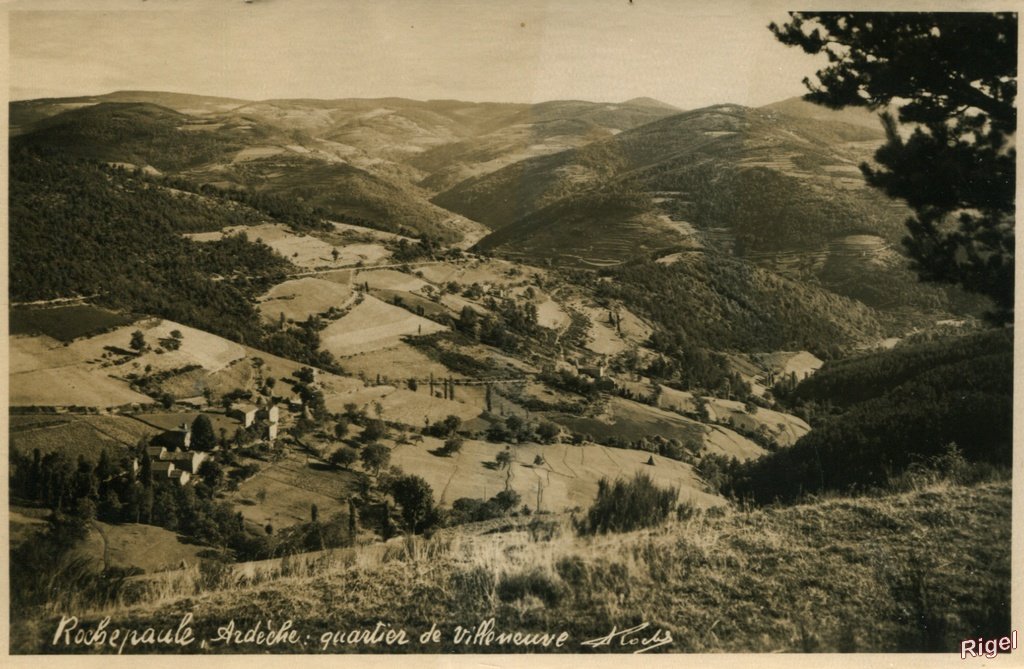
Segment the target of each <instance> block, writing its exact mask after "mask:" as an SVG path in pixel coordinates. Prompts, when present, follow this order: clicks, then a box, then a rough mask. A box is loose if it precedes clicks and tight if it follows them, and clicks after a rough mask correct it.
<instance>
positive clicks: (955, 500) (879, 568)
mask: <svg viewBox="0 0 1024 669" xmlns="http://www.w3.org/2000/svg"><path fill="white" fill-rule="evenodd" d="M1010 528H1011V525H1010V486H1009V484H1008V483H999V484H987V485H982V486H978V487H971V488H968V487H960V486H951V485H948V484H942V485H939V486H933V487H930V488H927V489H924V490H922V491H919V492H913V493H902V494H894V495H886V496H880V497H875V498H854V499H849V498H832V499H826V500H822V501H818V502H814V503H809V504H802V505H798V506H792V507H770V508H765V509H758V510H754V511H750V512H747V513H740V512H736V511H731V512H726V513H724V514H721V513H718V514H712V513H705V514H698V515H696V516H694V517H692V518H690V519H687V520H682V521H673V522H670V523H669V524H667V525H666V526H665V527H663V528H658V529H654V530H644V531H639V532H633V533H628V534H612V535H599V536H596V537H592V538H585V537H576V536H573V534H572V532H571V530H570V529H569V528H568V527H567V524H566V523H565V522H564V521H561V520H559V519H557V518H554V519H553V518H551V517H550V516H549V517H544V516H542V517H538V518H537V519H536V520H534V521H532V522H528V521H527V520H526V519H519V520H518V521H513V522H504V523H501V524H499V525H494V524H486V525H483V526H482V527H480V528H479V529H477V530H476V531H474V530H472V529H471V528H469V527H467V528H460V529H459V530H457V531H452V532H449V531H446V532H442V533H439V534H437V535H435V536H434V537H433V538H432V539H429V540H423V539H421V538H415V539H409V540H407V541H403V540H397V539H396V540H394V541H392V542H389V543H388V544H386V545H380V544H378V545H374V546H367V547H361V548H356V549H346V550H342V551H334V552H331V553H326V554H322V555H320V556H311V557H310V559H308V560H305V561H293V562H291V563H290V564H284V563H282V562H281V561H279V560H278V561H268V562H266V563H251V564H250V565H240V566H239V568H238V569H237V570H235V571H231V570H228V571H225V572H221V573H220V575H219V576H216V577H207V578H206V579H202V578H201V577H200V573H199V570H196V569H193V570H191V571H189V572H184V573H183V576H182V577H181V578H178V579H175V580H170V579H168V580H167V581H165V582H157V583H154V586H153V588H152V590H151V592H152V594H149V595H147V594H145V593H144V592H140V593H138V594H136V595H134V596H131V597H129V599H130V600H131V601H135V602H136V603H133V604H116V605H114V606H110V607H104V608H100V609H98V610H94V611H92V612H90V613H88V614H86V615H84V616H83V620H82V624H83V625H85V624H95V622H96V621H98V620H100V619H101V618H102V617H103V616H104V615H114V616H116V619H117V620H118V621H120V624H121V625H123V626H127V627H134V628H138V629H141V628H145V627H147V626H151V625H153V626H157V627H160V626H162V625H166V624H168V622H169V621H177V620H178V619H179V618H180V617H181V616H182V615H184V614H186V613H191V614H193V615H194V621H193V626H194V629H195V632H196V636H197V637H199V638H202V639H212V638H213V637H214V636H215V635H216V629H215V628H216V627H217V626H218V625H222V624H224V623H223V621H227V620H229V619H233V620H234V621H235V622H236V625H237V626H238V629H241V630H244V629H247V628H248V626H250V625H253V624H255V622H256V621H257V620H264V621H265V620H267V619H268V618H269V619H271V620H272V621H274V623H275V624H279V623H280V622H281V621H284V620H292V621H294V625H295V628H296V629H298V630H299V631H300V638H301V637H304V636H305V635H306V634H308V635H309V638H308V640H306V641H305V643H304V645H301V646H300V648H301V649H302V650H303V652H314V651H321V652H323V651H326V652H330V653H352V652H358V653H379V652H390V653H394V652H422V653H433V652H472V653H495V652H510V651H511V650H512V647H511V646H508V645H502V644H500V643H498V642H497V640H496V639H494V640H493V641H492V643H491V645H482V644H471V645H459V644H453V643H452V633H453V631H454V629H455V626H457V625H461V626H463V627H465V628H470V627H473V626H476V625H478V624H480V623H481V622H483V621H485V620H487V619H489V618H492V617H493V618H494V619H495V632H497V633H501V632H512V631H523V632H544V631H547V632H552V633H555V634H557V633H558V632H560V631H565V632H566V633H567V639H566V640H565V645H564V646H563V647H562V648H561V649H556V648H555V647H554V645H553V644H552V645H551V647H543V646H537V647H532V648H531V650H532V651H534V652H558V651H560V652H572V653H579V652H590V651H594V650H596V651H597V652H607V651H609V650H613V649H611V648H608V647H599V648H596V649H595V648H592V647H588V646H585V645H583V642H584V641H586V640H591V639H598V638H601V637H604V636H605V635H607V634H608V633H609V631H610V630H611V629H612V628H613V626H615V627H618V628H620V629H621V628H622V626H623V625H633V624H639V623H644V622H647V623H649V624H650V625H651V628H650V629H648V630H647V631H646V632H644V633H643V634H644V635H645V638H646V637H649V636H650V635H651V634H653V633H654V632H655V630H658V631H659V634H660V638H662V639H665V638H666V637H670V638H671V641H670V642H669V643H667V644H665V645H664V646H662V647H661V648H659V649H657V650H654V652H856V651H865V650H869V651H871V652H907V651H914V652H945V653H953V652H955V651H956V650H957V649H958V648H959V642H960V640H961V639H964V638H975V637H979V636H984V637H986V638H991V637H995V636H998V635H1000V634H1004V633H1005V630H1006V629H1008V627H1009V624H1010V620H1009V607H1008V602H1009V583H1010ZM940 555H941V559H940V558H939V556H940ZM201 580H203V582H205V583H206V585H205V586H198V584H199V582H200V581H201ZM197 586H198V587H199V588H200V590H199V594H195V593H196V590H195V588H196V587H197ZM794 592H802V593H803V595H802V599H801V604H800V605H799V606H796V607H794V606H793V593H794ZM157 593H160V594H159V595H157ZM155 596H160V597H161V599H160V602H161V603H160V606H159V608H154V606H153V604H151V603H150V602H149V598H150V597H155ZM823 612H827V614H826V613H823ZM377 621H386V623H387V624H389V625H391V626H393V627H394V628H395V629H405V630H407V632H408V636H409V638H410V640H411V643H410V644H409V645H407V646H386V645H384V644H367V643H354V644H351V645H349V644H346V643H332V638H331V635H330V634H329V633H330V632H333V631H336V630H342V631H345V632H346V633H347V631H348V630H358V629H363V628H366V629H370V630H372V629H373V627H374V625H376V624H377ZM431 623H435V624H436V626H437V629H439V630H441V632H442V638H441V641H440V642H439V643H438V644H436V645H434V644H429V645H426V646H424V645H422V644H420V643H419V642H418V636H419V634H421V633H422V632H424V631H426V630H428V629H429V628H430V625H431ZM55 624H56V620H55V619H54V618H53V617H52V616H44V617H40V618H38V619H34V620H27V619H25V618H20V617H19V618H18V619H16V621H15V623H14V627H13V629H12V635H11V642H12V647H13V648H14V649H16V650H17V651H19V652H47V650H48V648H49V646H44V645H43V644H42V642H41V639H42V636H41V635H37V634H36V633H35V630H36V629H37V628H44V629H51V628H52V627H53V626H54V625H55ZM275 629H276V628H275ZM711 629H713V630H714V633H713V634H709V633H708V630H711ZM322 633H323V634H326V637H325V639H324V640H321V638H320V635H321V634H322ZM47 639H49V637H47ZM321 641H323V642H324V645H321ZM616 649H617V647H616ZM160 650H161V651H162V652H175V651H177V652H194V651H193V650H192V649H191V648H189V647H185V648H175V647H170V646H163V647H161V648H160ZM206 650H207V651H212V652H257V651H261V652H262V651H269V652H295V650H296V648H294V647H292V646H289V645H279V646H274V647H271V648H269V649H268V648H263V647H257V646H256V645H253V644H244V643H243V644H238V645H236V644H232V645H231V646H226V645H224V644H222V643H213V644H208V646H207V648H206ZM125 652H132V650H131V649H130V648H126V650H125ZM136 652H137V651H136Z"/></svg>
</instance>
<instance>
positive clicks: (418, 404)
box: [325, 384, 481, 428]
mask: <svg viewBox="0 0 1024 669" xmlns="http://www.w3.org/2000/svg"><path fill="white" fill-rule="evenodd" d="M458 390H461V389H457V390H456V400H446V399H443V398H441V397H431V396H430V391H429V390H428V389H427V387H426V384H422V385H421V386H420V388H419V390H418V391H415V392H414V391H412V390H407V389H405V388H396V387H395V386H390V385H381V386H370V387H368V388H364V389H362V390H357V391H355V392H350V393H333V394H330V395H327V396H326V397H325V401H326V404H327V409H328V410H329V411H331V412H335V413H336V412H339V411H342V410H344V407H345V405H346V404H350V403H351V404H355V405H356V406H358V407H363V408H365V409H366V410H367V413H369V415H371V416H375V415H376V409H375V405H376V404H380V406H381V410H382V413H381V417H382V418H383V419H384V420H386V421H389V422H394V423H402V424H404V425H409V426H411V427H414V428H421V427H423V426H424V424H425V423H433V422H435V421H439V420H443V419H444V418H447V417H448V416H458V417H459V418H461V419H462V420H463V421H469V420H472V419H474V418H476V417H477V416H479V415H480V413H481V407H480V406H479V404H477V402H476V401H475V400H476V398H475V397H471V396H469V395H467V396H466V397H467V400H469V402H467V403H463V402H460V401H458V399H457V398H458V397H459V392H458ZM438 391H440V385H438Z"/></svg>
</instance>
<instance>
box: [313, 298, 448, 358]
mask: <svg viewBox="0 0 1024 669" xmlns="http://www.w3.org/2000/svg"><path fill="white" fill-rule="evenodd" d="M357 280H358V279H357ZM442 330H447V328H445V327H444V326H442V325H438V324H437V323H435V322H434V321H431V320H427V319H426V318H421V317H419V316H417V315H415V314H413V313H410V312H408V311H406V310H405V309H402V308H401V307H395V306H392V305H389V304H386V303H384V302H381V301H380V300H378V299H377V298H375V297H372V296H367V297H366V298H365V299H364V300H363V301H362V303H360V304H359V305H358V306H356V307H355V308H353V309H352V311H350V312H349V313H348V314H346V315H345V316H344V317H343V318H340V319H339V320H336V321H334V322H333V323H331V324H330V325H328V326H327V327H326V328H325V329H324V330H323V332H321V333H320V341H321V346H322V348H324V349H325V350H327V351H330V352H331V353H333V354H334V355H335V356H337V357H339V358H340V357H345V356H349V355H355V354H357V353H364V352H366V351H374V350H377V349H381V348H386V347H388V346H392V345H394V344H396V343H398V342H399V341H400V338H401V337H403V336H405V335H415V334H431V333H434V332H441V331H442Z"/></svg>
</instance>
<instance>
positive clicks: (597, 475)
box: [391, 437, 724, 511]
mask: <svg viewBox="0 0 1024 669" xmlns="http://www.w3.org/2000/svg"><path fill="white" fill-rule="evenodd" d="M440 446H441V441H440V440H438V439H433V438H430V437H427V438H425V439H424V441H423V443H414V444H405V445H401V446H395V448H394V450H393V451H392V455H391V462H392V463H393V464H397V465H398V466H399V467H401V468H402V469H404V470H405V471H411V472H416V473H417V475H419V476H422V477H423V478H424V479H426V480H427V482H428V483H429V484H430V486H431V488H433V490H434V497H435V498H436V499H438V500H439V502H440V503H441V504H443V505H445V506H450V505H451V503H452V502H453V501H455V500H456V499H459V498H461V497H471V498H480V499H489V498H490V497H493V496H494V495H496V494H497V493H499V492H501V491H502V490H504V489H505V485H506V481H507V482H508V485H509V486H510V487H511V488H512V489H513V490H515V491H516V492H518V493H519V494H520V495H521V497H522V503H523V504H526V505H529V507H530V508H531V509H536V508H537V493H538V484H539V487H540V495H541V501H540V508H541V509H542V510H544V511H564V510H566V509H573V508H580V509H586V508H587V507H589V506H590V505H591V504H592V503H593V501H594V498H595V497H596V495H597V482H598V481H599V480H600V479H601V478H602V477H607V478H609V479H612V480H614V479H615V478H618V477H622V478H631V477H632V476H633V475H634V474H635V473H636V472H643V473H646V474H648V475H649V476H650V477H651V478H652V479H653V480H654V481H655V482H656V483H658V484H659V485H662V486H667V485H672V486H675V487H677V488H678V489H679V490H680V493H681V494H680V500H688V501H692V502H693V503H695V504H697V505H698V506H701V507H708V506H717V505H720V504H723V503H724V501H723V500H722V499H721V498H719V497H717V496H714V495H710V494H708V493H706V492H704V490H703V486H702V485H701V482H700V479H699V477H697V475H696V474H695V473H694V472H693V469H692V468H691V467H690V466H689V465H686V464H684V463H681V462H677V461H674V460H669V459H667V458H662V457H660V456H657V455H655V456H653V457H654V461H655V464H654V465H648V464H647V461H648V459H649V458H650V457H651V454H650V453H644V452H641V451H629V450H623V449H615V448H607V447H605V446H598V445H593V444H588V445H585V446H570V445H568V444H552V445H547V446H544V445H538V444H530V445H521V446H514V447H512V449H513V452H514V454H515V463H514V464H513V465H512V467H511V468H510V470H509V471H504V470H501V469H499V468H497V467H496V466H494V458H495V456H496V455H497V454H498V453H499V452H500V451H502V450H504V448H505V447H504V446H503V445H501V444H491V443H488V442H483V441H476V440H467V441H466V442H465V443H464V444H463V447H462V450H461V451H460V452H459V453H458V454H456V455H455V456H452V457H440V456H437V455H432V454H431V453H430V451H431V450H435V449H437V448H438V447H440ZM537 455H540V456H541V457H542V458H543V459H544V463H543V464H540V465H534V464H533V463H534V458H535V457H536V456H537Z"/></svg>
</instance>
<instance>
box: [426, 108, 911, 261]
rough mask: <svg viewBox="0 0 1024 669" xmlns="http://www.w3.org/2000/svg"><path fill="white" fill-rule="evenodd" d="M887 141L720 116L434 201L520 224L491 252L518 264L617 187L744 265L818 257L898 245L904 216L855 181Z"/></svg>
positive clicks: (568, 155)
mask: <svg viewBox="0 0 1024 669" xmlns="http://www.w3.org/2000/svg"><path fill="white" fill-rule="evenodd" d="M881 140H882V134H881V132H880V131H878V130H871V129H868V128H865V127H862V126H857V125H851V124H847V123H836V122H826V121H816V120H808V119H800V118H794V117H790V116H786V115H783V114H781V113H778V112H773V111H764V110H756V109H747V108H744V107H738V106H735V105H722V106H716V107H709V108H707V109H701V110H696V111H692V112H685V113H682V114H677V115H673V116H670V117H667V118H664V119H661V120H658V121H654V122H652V123H647V124H645V125H642V126H639V127H637V128H633V129H631V130H626V131H623V132H622V133H619V134H617V135H615V136H614V137H610V138H607V139H603V140H599V141H597V142H593V143H591V144H588V145H586V146H585V147H581V148H577V149H572V150H568V151H564V152H561V153H558V154H555V155H550V156H543V157H537V158H533V159H528V160H524V161H520V162H518V163H516V164H514V165H510V166H508V167H506V168H504V169H501V170H498V171H497V172H494V173H492V174H489V175H486V176H483V177H479V178H474V179H469V180H467V181H465V182H463V183H461V184H459V185H457V186H455V187H454V188H451V189H449V190H448V191H445V192H443V193H441V194H439V195H438V196H437V197H435V198H434V200H433V201H434V202H435V203H437V204H439V205H441V206H443V207H445V208H447V209H450V210H452V211H456V212H459V213H462V214H464V215H466V216H468V217H470V218H473V219H474V220H477V221H480V222H481V223H483V224H485V225H487V226H489V227H491V228H492V229H495V230H498V229H500V228H503V227H505V226H508V225H511V224H513V223H516V224H517V226H519V227H518V228H517V229H519V231H520V233H521V234H519V235H513V234H512V233H510V232H503V233H502V234H501V235H496V236H495V238H494V239H490V240H485V242H484V244H483V246H484V247H486V248H494V249H502V250H508V251H512V252H516V251H520V250H522V249H524V248H530V247H532V246H535V244H533V242H532V241H531V240H530V236H531V235H534V234H538V231H540V230H541V229H545V232H544V235H545V237H546V238H548V239H549V240H550V239H552V238H554V237H558V236H559V235H558V234H557V233H556V232H553V231H552V230H547V229H546V228H547V226H549V225H550V227H552V228H557V227H560V226H561V227H564V225H565V222H564V220H563V219H561V218H557V217H547V218H546V220H547V223H543V222H542V221H540V220H538V219H542V218H545V217H544V214H543V213H542V212H544V211H545V210H547V211H550V212H555V211H559V210H558V209H557V208H552V205H553V204H554V203H555V202H558V201H560V200H563V199H566V198H570V197H579V196H581V194H583V193H588V192H591V191H594V190H598V189H604V188H613V187H614V188H618V189H620V190H626V191H629V192H634V193H640V194H644V195H647V196H648V197H649V198H650V203H649V205H648V211H649V212H650V213H652V214H665V215H667V216H668V217H669V218H670V219H671V220H673V221H677V222H684V223H686V224H689V225H692V226H693V227H694V228H696V229H697V231H698V232H700V233H704V234H700V235H697V241H699V242H701V243H704V244H705V245H707V244H708V243H710V242H711V241H719V242H726V244H725V245H724V246H726V247H728V248H729V249H731V248H735V249H736V251H737V253H738V255H743V254H744V253H746V252H758V251H781V250H784V249H791V248H801V249H813V248H820V247H822V246H823V245H825V244H826V243H827V242H828V241H829V240H831V239H832V238H834V237H837V236H842V235H850V234H858V233H859V234H878V235H881V236H883V237H885V238H887V239H890V240H892V241H897V240H898V239H899V237H900V236H901V234H902V230H901V226H902V221H903V218H904V217H905V215H906V214H905V211H904V210H903V209H902V208H901V207H899V206H898V205H897V204H896V203H893V202H890V201H888V200H887V199H885V198H883V197H881V196H879V194H878V193H877V192H875V191H873V190H870V189H868V188H866V186H865V184H864V180H863V178H862V176H861V175H860V172H859V170H858V164H859V162H860V161H861V160H863V159H864V158H865V157H866V156H867V155H869V154H870V153H871V151H872V150H873V149H874V147H875V146H877V145H878V144H879V143H880V142H881ZM590 214H591V215H593V216H598V217H599V216H600V214H599V213H598V212H597V211H591V212H590ZM527 223H528V225H527ZM577 232H578V230H577ZM708 233H710V234H711V236H712V237H714V239H713V240H709V239H708ZM718 233H722V234H718ZM561 237H562V239H563V240H564V241H565V243H566V244H568V245H569V246H570V248H568V249H563V248H562V246H561V245H560V244H557V243H556V244H554V245H548V250H547V253H546V255H550V256H558V255H559V254H560V253H561V252H563V251H564V252H565V253H566V254H567V255H576V254H578V249H576V248H575V245H578V244H579V243H580V238H579V237H578V236H577V235H575V234H564V235H561ZM627 257H629V252H628V251H626V252H625V253H624V254H623V255H622V256H621V257H620V258H619V259H620V260H622V259H626V258H627Z"/></svg>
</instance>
